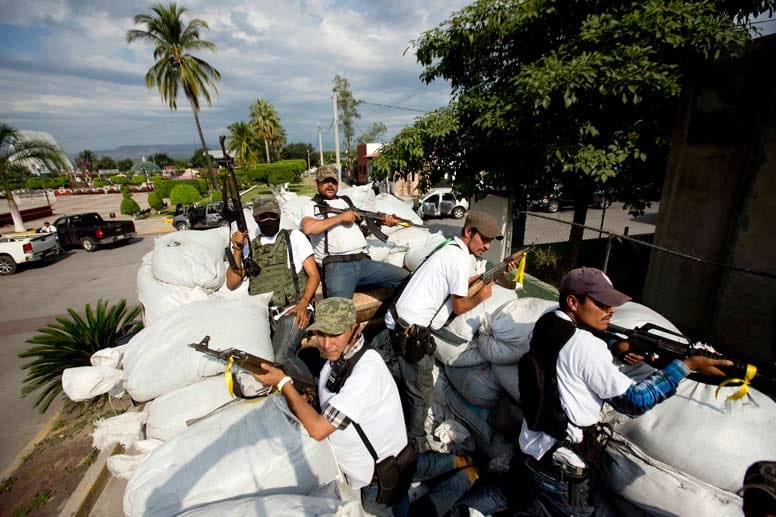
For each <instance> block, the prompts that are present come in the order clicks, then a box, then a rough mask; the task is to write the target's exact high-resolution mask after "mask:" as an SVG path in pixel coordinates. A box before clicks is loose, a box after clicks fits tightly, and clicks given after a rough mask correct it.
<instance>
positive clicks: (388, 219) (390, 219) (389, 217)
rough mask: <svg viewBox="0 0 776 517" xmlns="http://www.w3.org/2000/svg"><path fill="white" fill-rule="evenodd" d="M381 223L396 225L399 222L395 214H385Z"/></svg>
mask: <svg viewBox="0 0 776 517" xmlns="http://www.w3.org/2000/svg"><path fill="white" fill-rule="evenodd" d="M382 223H383V224H384V225H385V226H396V225H397V224H399V218H398V217H396V214H385V215H384V216H383V221H382Z"/></svg>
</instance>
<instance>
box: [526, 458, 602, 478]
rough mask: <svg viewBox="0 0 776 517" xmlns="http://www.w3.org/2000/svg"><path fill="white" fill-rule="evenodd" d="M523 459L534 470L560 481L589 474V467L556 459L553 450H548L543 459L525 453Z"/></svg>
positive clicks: (584, 476)
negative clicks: (553, 456)
mask: <svg viewBox="0 0 776 517" xmlns="http://www.w3.org/2000/svg"><path fill="white" fill-rule="evenodd" d="M548 456H549V457H548ZM523 461H525V463H526V464H527V465H529V466H530V467H531V468H533V469H534V470H537V471H539V472H541V473H542V474H545V475H547V476H550V477H551V478H553V479H556V480H558V481H571V480H574V481H578V480H582V479H585V478H586V477H587V475H588V469H586V468H584V467H577V466H574V465H569V464H568V463H563V462H557V461H554V460H553V458H552V451H548V452H547V453H546V454H545V455H544V457H542V459H541V460H537V459H536V458H534V457H533V456H531V455H530V454H526V453H523Z"/></svg>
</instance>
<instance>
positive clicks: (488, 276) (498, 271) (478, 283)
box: [466, 248, 531, 296]
mask: <svg viewBox="0 0 776 517" xmlns="http://www.w3.org/2000/svg"><path fill="white" fill-rule="evenodd" d="M530 249H531V248H523V249H521V250H519V251H516V252H514V253H512V254H511V255H510V256H508V257H507V258H505V259H504V260H503V261H502V262H501V263H500V264H498V265H497V266H494V267H492V268H491V269H488V270H487V271H485V272H484V273H483V274H482V275H480V276H479V277H478V278H476V279H475V280H474V281H473V282H472V283H471V284H470V285H469V292H468V294H467V295H466V296H473V295H475V294H476V293H477V291H479V290H480V289H482V286H484V285H485V284H489V283H491V282H493V281H495V280H496V279H497V278H498V277H499V275H502V274H504V272H506V270H507V267H508V266H509V263H510V262H520V259H522V258H523V255H525V254H526V253H528V250H530Z"/></svg>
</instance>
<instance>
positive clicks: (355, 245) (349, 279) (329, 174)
mask: <svg viewBox="0 0 776 517" xmlns="http://www.w3.org/2000/svg"><path fill="white" fill-rule="evenodd" d="M316 183H317V185H318V194H316V196H315V197H314V198H313V199H312V201H311V202H310V203H308V204H307V205H306V206H305V207H304V208H303V210H302V224H301V228H302V231H303V232H304V233H306V234H307V235H308V236H309V237H310V242H311V243H312V245H313V248H314V249H315V260H316V262H318V263H319V264H320V265H321V267H322V268H323V282H324V287H325V290H324V293H325V294H326V296H327V297H342V298H351V297H352V296H353V293H354V292H355V290H356V288H358V287H364V286H371V287H390V288H394V287H397V286H398V285H399V284H401V282H402V280H404V278H405V277H406V276H407V274H408V273H407V270H405V269H403V268H400V267H397V266H394V265H391V264H386V263H383V262H377V261H374V260H371V259H370V258H369V255H368V254H367V242H366V239H365V238H364V234H363V233H362V232H361V229H360V228H359V225H358V224H355V223H356V221H357V220H358V217H357V216H356V213H355V212H354V211H353V210H348V209H349V208H353V203H352V202H351V201H350V199H348V198H347V197H340V196H338V195H337V191H338V188H339V184H338V183H337V169H336V168H335V167H334V166H333V165H322V166H320V167H318V173H317V175H316ZM321 206H330V207H333V208H338V209H341V210H344V212H342V213H341V214H337V215H333V214H321V210H320V208H321ZM382 222H383V224H385V225H387V226H395V225H396V222H397V221H396V218H395V217H394V216H393V215H390V214H389V215H386V216H385V219H384V220H383V221H382Z"/></svg>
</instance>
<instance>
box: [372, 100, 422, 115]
mask: <svg viewBox="0 0 776 517" xmlns="http://www.w3.org/2000/svg"><path fill="white" fill-rule="evenodd" d="M361 104H367V105H369V106H380V107H381V108H392V109H396V110H405V111H415V112H417V113H429V112H428V111H424V110H419V109H415V108H405V107H403V106H392V105H390V104H379V103H377V102H367V101H361Z"/></svg>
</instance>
